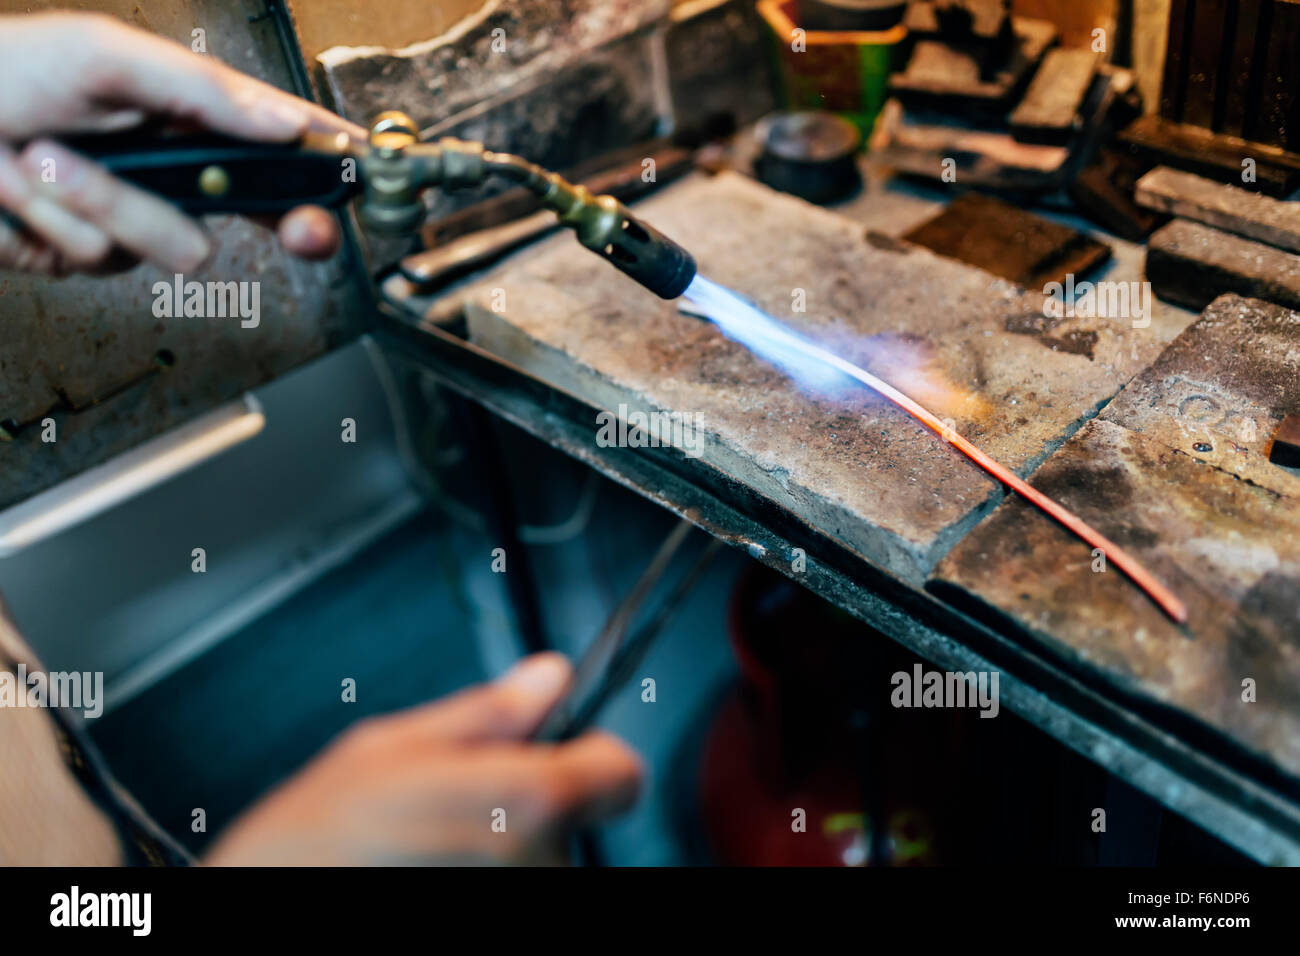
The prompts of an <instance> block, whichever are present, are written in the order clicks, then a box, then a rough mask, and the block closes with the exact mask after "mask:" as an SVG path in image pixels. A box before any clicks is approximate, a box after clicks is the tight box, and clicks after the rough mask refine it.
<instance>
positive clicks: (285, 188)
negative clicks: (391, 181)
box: [65, 132, 360, 215]
mask: <svg viewBox="0 0 1300 956" xmlns="http://www.w3.org/2000/svg"><path fill="white" fill-rule="evenodd" d="M65 143H66V145H67V146H68V147H69V148H70V149H73V150H75V151H77V152H79V153H81V154H83V155H85V156H88V157H89V158H91V159H94V160H95V161H96V162H98V163H100V164H102V165H103V166H105V167H107V168H108V169H109V170H110V171H111V172H112V173H113V174H114V175H115V176H118V177H120V178H122V179H125V180H127V181H128V182H131V183H134V184H135V185H137V186H140V187H141V188H143V189H146V190H148V191H149V192H152V193H156V194H157V195H159V196H161V197H162V198H164V199H166V200H168V201H170V202H172V203H175V204H176V205H177V206H179V207H180V208H181V209H183V210H184V211H185V212H187V213H190V214H192V215H202V214H204V213H217V212H235V213H244V214H249V215H267V214H278V213H283V212H287V211H288V210H290V209H293V208H294V207H296V206H302V205H305V204H314V205H318V206H328V207H338V206H341V205H342V204H343V203H345V202H347V201H348V199H350V198H351V197H352V196H353V195H355V194H356V193H357V192H359V190H360V183H359V182H358V181H357V176H356V164H355V163H346V164H345V160H347V159H349V157H347V156H344V155H341V154H334V153H325V152H316V151H313V150H309V149H304V148H303V147H302V146H300V145H299V144H297V143H257V142H252V141H249V140H243V139H236V138H234V137H230V136H222V135H219V134H215V133H200V134H177V135H165V134H160V135H148V136H145V135H141V134H140V133H138V132H137V133H126V134H116V135H112V136H87V137H80V138H76V139H68V140H65ZM349 170H350V171H351V173H352V175H351V176H348V175H347V173H348V172H349ZM349 180H351V181H349Z"/></svg>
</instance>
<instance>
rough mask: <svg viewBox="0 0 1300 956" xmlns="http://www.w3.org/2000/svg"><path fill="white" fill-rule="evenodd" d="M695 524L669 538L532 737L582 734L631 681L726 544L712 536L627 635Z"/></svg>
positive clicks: (555, 738) (682, 525)
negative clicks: (640, 609)
mask: <svg viewBox="0 0 1300 956" xmlns="http://www.w3.org/2000/svg"><path fill="white" fill-rule="evenodd" d="M692 528H694V525H692V524H691V523H690V522H689V521H687V520H686V519H685V518H683V519H682V520H681V521H680V522H678V524H677V526H676V527H675V528H673V530H672V531H671V532H670V533H669V534H668V537H667V538H665V539H664V542H663V544H661V545H660V546H659V551H658V552H657V553H656V554H655V556H654V558H653V559H651V561H650V563H649V564H648V565H647V566H646V569H645V571H643V572H642V573H641V577H640V578H639V579H638V580H637V582H636V584H635V585H634V586H633V588H632V590H631V591H629V592H628V593H627V595H626V596H625V597H624V598H623V600H622V601H621V602H620V603H619V605H618V607H617V608H615V609H614V613H613V614H611V615H610V616H609V619H608V620H607V621H606V622H605V625H604V627H602V628H601V629H600V633H599V634H597V635H596V639H595V640H594V641H592V642H591V646H590V647H588V648H587V650H586V652H585V653H584V654H583V655H582V658H581V659H580V660H579V661H578V664H577V666H576V667H575V668H574V671H573V677H572V679H571V680H570V682H569V687H568V688H567V689H566V691H565V692H564V696H563V697H562V698H561V699H560V701H559V703H557V704H556V705H555V707H553V708H552V709H551V711H550V713H548V714H547V715H546V716H545V717H544V718H543V719H542V722H541V723H540V724H539V725H538V727H537V729H536V730H535V731H534V732H533V734H532V735H531V739H533V740H546V741H560V740H568V739H570V738H572V737H576V736H577V735H578V734H580V733H582V732H583V731H584V730H586V729H587V728H588V727H590V726H591V724H592V722H593V721H594V720H595V719H596V715H597V714H598V713H600V710H601V708H602V707H604V705H605V703H606V701H608V700H609V697H610V695H611V694H612V693H613V692H614V691H615V690H617V689H618V688H619V687H621V686H622V685H623V684H624V683H625V682H626V681H627V679H628V677H629V676H630V675H631V673H632V670H633V669H634V668H635V667H636V666H637V664H638V663H640V661H641V659H642V658H643V657H644V656H645V654H646V652H647V651H648V650H649V649H650V646H651V645H652V644H653V643H654V640H655V638H656V637H658V635H659V633H660V632H661V631H662V630H663V627H664V625H665V624H667V623H668V619H669V618H670V617H672V614H673V612H674V611H676V610H677V609H678V607H680V605H681V603H682V599H683V598H684V597H685V596H686V594H687V593H689V591H690V590H691V588H692V587H694V585H695V582H696V581H698V580H699V578H700V575H701V574H703V573H704V571H705V569H706V568H707V567H708V566H709V564H710V562H711V561H712V560H713V558H714V556H715V555H716V554H717V553H718V551H719V550H720V549H721V546H722V542H721V541H720V540H718V539H717V538H713V539H711V540H710V541H709V543H708V544H707V545H705V547H704V550H703V551H701V552H700V554H699V556H698V557H697V558H696V559H695V562H694V564H692V565H691V568H690V570H688V571H687V572H686V574H684V575H683V576H682V577H681V578H680V579H679V580H678V582H677V584H676V585H675V586H674V587H673V589H672V591H670V592H669V593H668V595H667V596H666V597H665V598H664V599H663V601H661V602H660V603H659V605H658V606H657V607H656V608H655V610H654V612H653V613H652V614H651V615H650V616H649V617H648V618H646V620H645V621H644V622H643V623H642V624H641V626H640V627H638V628H637V629H636V630H635V631H633V632H632V634H631V636H630V637H626V639H625V636H626V635H627V632H628V628H629V627H631V624H632V621H633V620H634V619H635V618H636V614H637V611H638V609H639V608H640V607H641V605H642V604H644V603H645V600H646V598H648V597H649V596H650V592H651V591H653V590H654V588H655V585H656V584H658V583H659V581H660V580H661V579H662V578H663V576H664V574H665V573H666V572H667V570H668V568H669V566H670V565H671V564H672V560H673V558H674V557H675V556H676V555H677V552H678V551H679V550H681V547H682V544H683V543H684V542H685V541H686V539H687V538H688V537H689V536H690V533H691V530H692Z"/></svg>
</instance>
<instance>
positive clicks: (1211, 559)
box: [930, 295, 1300, 778]
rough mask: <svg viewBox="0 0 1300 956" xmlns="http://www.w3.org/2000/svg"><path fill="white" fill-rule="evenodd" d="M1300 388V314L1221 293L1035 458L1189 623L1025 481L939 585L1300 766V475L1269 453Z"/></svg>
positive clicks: (1050, 483) (949, 563) (1051, 489)
mask: <svg viewBox="0 0 1300 956" xmlns="http://www.w3.org/2000/svg"><path fill="white" fill-rule="evenodd" d="M1298 403H1300V314H1297V313H1295V312H1290V311H1288V310H1286V309H1282V308H1280V307H1278V306H1275V305H1272V304H1270V303H1267V302H1261V301H1259V300H1255V299H1245V298H1241V297H1240V296H1235V295H1225V296H1221V297H1220V298H1218V299H1216V300H1215V301H1214V303H1212V304H1211V305H1210V307H1209V308H1208V309H1206V310H1205V313H1204V314H1203V315H1202V316H1201V318H1200V319H1198V320H1197V321H1196V322H1195V323H1193V324H1192V325H1191V326H1189V327H1188V328H1187V330H1186V331H1185V332H1183V334H1182V335H1180V336H1178V338H1176V339H1175V340H1174V341H1173V343H1172V344H1171V345H1170V346H1169V347H1168V348H1167V349H1166V350H1165V351H1164V353H1163V354H1161V355H1160V357H1159V358H1158V359H1157V360H1156V361H1155V362H1153V363H1152V365H1151V366H1150V367H1149V368H1148V369H1146V370H1145V371H1143V372H1142V374H1140V375H1139V376H1138V377H1137V378H1135V379H1134V380H1133V381H1132V382H1130V383H1129V384H1128V385H1126V386H1125V388H1124V390H1123V391H1122V392H1121V393H1120V395H1119V396H1118V397H1117V398H1116V399H1115V400H1114V401H1113V402H1111V403H1110V404H1109V405H1108V406H1107V407H1106V409H1105V410H1104V411H1103V412H1102V414H1101V415H1100V416H1099V417H1098V419H1097V420H1095V421H1092V422H1089V423H1088V424H1087V425H1086V426H1085V427H1084V428H1083V429H1081V430H1080V431H1079V432H1078V433H1077V434H1076V435H1074V436H1073V437H1072V438H1071V439H1070V440H1069V441H1068V442H1067V443H1066V444H1065V446H1064V447H1063V448H1061V450H1060V451H1058V452H1056V453H1055V454H1054V455H1053V456H1052V457H1051V458H1050V459H1049V460H1048V461H1047V462H1046V463H1045V464H1044V465H1043V466H1042V467H1041V468H1039V469H1038V471H1037V472H1036V473H1035V474H1034V476H1033V479H1032V482H1033V484H1034V486H1035V487H1037V488H1038V489H1039V490H1040V491H1043V492H1044V493H1046V494H1048V495H1050V496H1052V497H1054V498H1056V499H1057V500H1058V501H1060V502H1061V503H1062V504H1064V505H1065V506H1066V507H1067V508H1070V509H1071V510H1072V511H1074V512H1075V513H1076V514H1078V515H1079V516H1080V517H1081V518H1083V519H1084V520H1085V521H1087V522H1088V523H1089V524H1091V525H1093V526H1094V527H1096V528H1097V529H1098V530H1099V531H1101V532H1102V533H1103V534H1104V535H1106V536H1107V537H1108V538H1109V539H1110V540H1112V541H1114V542H1115V543H1116V544H1117V545H1119V546H1120V547H1122V548H1124V549H1125V550H1127V551H1129V552H1130V553H1131V554H1132V555H1133V556H1134V557H1136V558H1137V559H1138V560H1139V561H1140V562H1141V563H1142V564H1143V565H1144V566H1145V567H1146V568H1147V569H1148V570H1150V571H1151V572H1152V573H1153V574H1154V575H1155V576H1156V578H1157V579H1158V580H1160V581H1161V582H1162V583H1164V584H1165V585H1166V586H1167V587H1168V588H1169V589H1170V590H1171V591H1172V592H1173V593H1174V594H1175V595H1176V596H1178V597H1179V598H1180V599H1181V600H1183V601H1184V602H1185V603H1186V605H1187V608H1188V620H1187V623H1186V624H1184V625H1177V624H1175V623H1174V622H1173V621H1171V620H1170V619H1169V618H1168V617H1166V616H1165V615H1164V613H1163V612H1162V611H1161V610H1160V609H1159V608H1158V607H1156V605H1155V604H1154V603H1153V602H1152V601H1151V600H1150V599H1149V598H1148V597H1147V596H1146V595H1145V594H1144V593H1143V592H1142V591H1140V590H1139V589H1138V588H1137V587H1136V586H1135V585H1134V584H1133V583H1132V582H1131V581H1130V580H1129V579H1128V578H1126V577H1125V576H1124V575H1123V573H1122V572H1120V571H1119V570H1118V569H1117V568H1116V567H1115V566H1114V564H1113V563H1111V562H1109V561H1107V560H1106V558H1105V555H1100V554H1097V553H1095V552H1093V551H1091V549H1089V547H1088V546H1087V545H1085V544H1083V543H1082V542H1080V541H1079V540H1078V539H1077V538H1074V537H1073V536H1072V535H1071V534H1069V533H1068V532H1067V531H1066V530H1065V529H1064V528H1062V527H1061V526H1060V525H1058V524H1057V523H1056V522H1054V521H1052V520H1051V519H1050V518H1047V517H1046V516H1045V515H1043V514H1041V513H1040V512H1038V511H1037V510H1036V509H1034V508H1033V507H1031V506H1029V505H1028V504H1026V503H1025V502H1024V501H1022V500H1020V499H1018V498H1015V497H1011V498H1008V500H1007V501H1006V502H1004V503H1003V504H1002V505H1001V506H999V507H998V508H997V510H996V511H995V512H994V513H993V515H992V516H991V517H989V518H988V519H987V520H986V521H984V522H983V523H981V524H980V525H979V527H977V528H976V529H975V530H974V531H973V532H971V533H970V534H969V535H968V536H967V537H966V538H965V539H964V540H963V541H962V542H961V544H959V545H958V546H957V547H956V548H955V549H953V551H952V552H951V553H950V554H949V555H948V556H947V557H946V558H945V559H944V560H943V561H942V562H941V563H940V565H939V567H938V568H937V569H936V572H935V578H934V580H933V581H932V582H931V584H930V587H931V589H932V590H934V591H936V592H937V593H939V594H940V595H941V596H943V597H944V598H945V599H947V600H949V601H951V602H953V603H957V604H959V605H962V606H964V607H965V608H966V609H967V610H969V611H970V612H971V613H972V614H974V615H975V616H977V617H984V618H986V619H988V620H989V621H990V622H991V623H993V624H994V626H996V627H998V628H999V629H1000V630H1002V631H1004V632H1008V633H1011V634H1013V635H1015V636H1017V637H1018V638H1020V639H1022V640H1025V641H1029V642H1038V643H1040V644H1041V645H1042V647H1043V648H1044V649H1046V650H1047V651H1048V652H1049V653H1050V654H1052V655H1054V656H1060V657H1064V658H1065V659H1066V660H1067V661H1069V662H1070V663H1071V664H1072V665H1074V666H1075V668H1076V669H1078V670H1081V671H1083V672H1090V673H1092V674H1093V675H1095V676H1100V677H1102V678H1103V679H1104V680H1106V681H1107V682H1109V683H1112V684H1115V685H1117V686H1119V687H1120V688H1121V689H1123V690H1124V691H1126V692H1128V693H1130V694H1133V695H1135V696H1136V697H1137V698H1145V699H1146V701H1147V702H1148V703H1152V702H1154V703H1155V704H1158V705H1161V706H1163V707H1175V708H1177V709H1179V710H1180V711H1183V712H1185V713H1188V714H1191V715H1193V716H1194V717H1196V718H1198V719H1199V720H1200V721H1202V722H1203V723H1204V724H1205V725H1207V726H1208V727H1210V728H1212V729H1213V730H1214V731H1215V732H1216V733H1217V734H1219V735H1222V736H1226V737H1227V738H1229V739H1232V740H1234V741H1236V742H1237V743H1238V744H1240V745H1241V746H1242V747H1244V748H1246V749H1247V750H1249V751H1251V752H1253V753H1254V754H1256V755H1257V756H1259V757H1261V758H1263V759H1265V760H1268V761H1271V762H1273V763H1274V764H1276V765H1277V766H1279V767H1281V768H1282V769H1283V770H1285V771H1286V772H1288V773H1290V774H1291V775H1293V776H1295V777H1297V778H1300V643H1297V641H1296V635H1297V634H1300V477H1297V476H1296V475H1294V474H1293V473H1291V472H1289V471H1287V470H1286V469H1284V468H1280V467H1278V466H1277V465H1275V464H1273V463H1272V462H1270V461H1269V460H1268V448H1269V444H1270V440H1271V436H1272V434H1273V432H1274V430H1275V428H1276V427H1277V424H1278V423H1279V422H1281V421H1282V420H1283V419H1284V418H1285V416H1286V415H1287V414H1288V412H1289V411H1290V410H1291V409H1294V408H1297V407H1300V404H1298ZM1247 680H1249V684H1247V683H1244V682H1245V681H1247ZM1247 690H1250V692H1251V694H1252V696H1251V698H1250V700H1249V701H1248V700H1247V699H1246V698H1245V697H1243V693H1244V692H1246V691H1247Z"/></svg>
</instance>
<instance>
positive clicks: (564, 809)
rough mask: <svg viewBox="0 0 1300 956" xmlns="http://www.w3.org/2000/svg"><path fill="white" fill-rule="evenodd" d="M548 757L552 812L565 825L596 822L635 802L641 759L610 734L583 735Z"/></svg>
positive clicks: (641, 775)
mask: <svg viewBox="0 0 1300 956" xmlns="http://www.w3.org/2000/svg"><path fill="white" fill-rule="evenodd" d="M549 756H550V759H551V761H552V767H551V770H550V788H551V790H552V793H553V795H554V799H555V800H556V806H555V813H556V816H557V818H558V819H559V820H561V821H562V822H563V823H565V824H566V825H569V826H586V825H588V824H592V823H598V822H600V821H601V820H604V819H606V818H607V817H611V816H614V815H616V814H619V813H622V812H623V811H624V810H627V809H629V808H630V807H631V806H632V805H633V804H634V803H636V798H637V794H638V792H639V791H640V789H641V780H642V778H643V776H644V769H643V767H642V765H641V759H640V758H639V757H638V756H637V755H636V753H635V752H634V751H633V750H632V748H630V747H629V746H628V745H627V744H626V743H624V742H623V741H622V740H619V739H618V738H617V737H615V736H613V735H612V734H607V733H604V732H600V731H593V732H591V733H588V734H584V735H583V736H581V737H579V738H578V739H577V740H574V741H570V742H569V743H567V744H562V745H560V746H559V747H556V748H554V751H553V752H552V753H551V754H550V755H549Z"/></svg>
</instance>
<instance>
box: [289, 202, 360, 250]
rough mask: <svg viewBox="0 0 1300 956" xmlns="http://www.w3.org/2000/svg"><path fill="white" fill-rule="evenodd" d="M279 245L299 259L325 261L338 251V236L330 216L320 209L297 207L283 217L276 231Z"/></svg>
mask: <svg viewBox="0 0 1300 956" xmlns="http://www.w3.org/2000/svg"><path fill="white" fill-rule="evenodd" d="M276 231H277V232H278V234H279V236H280V243H281V244H282V245H283V246H284V247H285V248H286V249H288V250H289V251H290V252H292V253H293V254H294V255H296V256H299V257H300V258H303V259H313V260H314V259H328V258H329V257H330V256H332V255H334V253H335V252H337V251H338V248H339V243H340V242H342V239H343V237H342V233H341V232H340V230H339V223H338V220H337V219H336V218H334V215H333V214H332V213H331V212H330V211H329V210H327V209H322V208H321V207H320V206H300V207H298V208H297V209H294V210H292V211H291V212H289V213H287V214H285V216H284V217H283V218H282V219H281V220H280V223H279V226H278V227H277V230H276Z"/></svg>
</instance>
